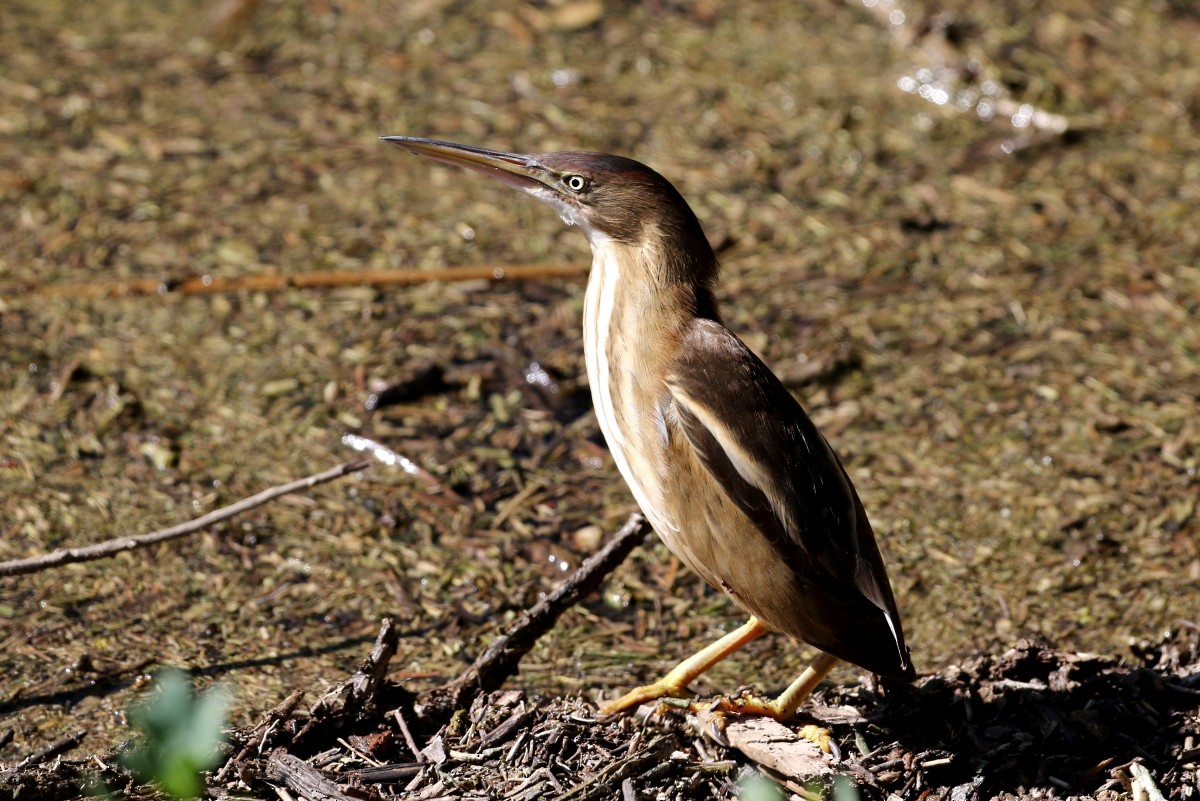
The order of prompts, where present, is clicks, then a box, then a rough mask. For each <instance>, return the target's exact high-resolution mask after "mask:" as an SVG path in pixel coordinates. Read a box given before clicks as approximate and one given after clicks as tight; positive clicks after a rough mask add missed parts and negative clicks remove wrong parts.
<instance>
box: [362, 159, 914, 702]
mask: <svg viewBox="0 0 1200 801" xmlns="http://www.w3.org/2000/svg"><path fill="white" fill-rule="evenodd" d="M381 138H382V139H383V140H384V141H386V142H389V143H391V144H393V145H396V146H398V147H400V148H403V149H404V150H407V151H409V152H410V153H413V154H416V155H419V156H424V157H426V158H429V159H433V160H435V161H438V162H442V163H445V164H449V165H453V166H456V167H464V168H467V169H469V170H474V171H476V172H480V173H483V174H485V175H488V176H490V177H492V178H494V179H498V180H499V181H501V182H502V183H504V184H506V185H508V186H510V187H513V188H515V189H517V190H520V191H522V192H524V193H526V194H528V195H532V196H533V197H534V198H536V199H538V200H540V201H542V202H543V203H546V204H547V205H549V206H550V207H551V208H553V209H554V210H555V211H557V212H558V214H559V216H560V217H561V218H562V220H563V221H564V222H565V223H567V224H568V225H576V226H578V227H579V228H580V229H581V230H582V231H583V233H584V234H585V235H586V237H587V239H588V242H589V244H590V246H591V251H592V264H591V270H590V274H589V278H588V284H587V289H586V292H585V295H584V310H583V350H584V361H585V364H586V369H587V377H588V383H589V384H590V389H591V395H592V402H593V405H594V407H595V412H596V418H597V420H598V422H599V426H600V430H601V431H602V433H603V434H604V438H605V441H606V443H607V445H608V448H609V450H610V452H611V454H612V458H613V461H614V462H615V463H616V466H617V469H618V470H619V471H620V473H621V475H622V477H623V478H624V479H625V482H626V483H627V484H628V485H629V489H630V491H631V492H632V494H633V496H634V499H635V500H636V501H637V504H638V506H639V507H640V508H641V511H642V513H643V514H644V515H645V517H646V519H647V520H649V522H650V524H651V525H652V526H653V528H654V530H655V531H656V532H657V534H658V535H659V537H660V538H661V539H662V541H663V542H664V543H665V544H666V546H667V548H668V549H670V550H671V552H672V553H674V554H675V556H677V557H678V558H679V559H680V560H681V561H682V562H683V563H684V564H685V565H687V566H688V567H689V568H691V570H692V571H693V572H695V573H696V574H698V575H699V576H700V577H701V578H703V579H704V580H705V581H706V582H707V583H708V584H709V585H711V586H712V587H714V588H716V589H719V590H721V591H723V592H724V593H725V594H726V595H728V596H729V598H730V599H732V601H733V602H734V604H736V605H737V606H738V607H740V608H741V609H742V610H743V611H745V612H746V613H748V614H749V619H748V621H747V622H746V623H745V624H744V625H742V626H740V627H738V628H737V629H735V630H733V631H731V632H729V633H728V634H726V635H725V636H724V637H721V638H720V639H719V640H717V641H716V642H714V643H712V644H711V645H709V646H707V647H706V648H703V649H701V650H700V651H698V652H697V653H695V654H693V655H692V656H690V657H688V658H686V659H684V660H683V661H682V662H680V663H679V664H678V665H677V666H676V667H675V668H674V669H672V670H671V671H670V672H668V673H667V674H666V675H665V676H663V677H662V678H660V679H659V680H657V681H655V682H652V683H650V684H647V685H644V686H641V687H637V688H635V689H632V690H630V691H629V692H627V693H625V694H624V695H622V696H621V697H619V698H617V699H615V700H613V701H611V702H609V703H607V704H604V705H603V706H602V707H601V709H600V711H601V713H603V714H604V715H615V714H618V713H621V712H624V711H627V710H629V709H631V708H636V707H637V706H640V705H641V704H644V703H648V702H651V701H655V700H658V699H662V698H666V697H677V698H686V697H688V685H689V684H690V683H691V682H693V681H694V680H695V679H696V678H697V677H699V676H700V675H702V674H703V673H704V672H705V671H706V670H708V669H709V668H711V667H712V666H713V665H715V664H716V663H717V662H719V661H721V660H722V659H724V658H725V657H727V656H729V655H730V654H732V653H733V652H735V651H737V650H738V649H739V648H741V647H742V646H744V645H746V644H747V643H749V642H751V641H752V640H754V639H756V638H758V637H760V636H762V635H764V634H766V633H767V632H769V631H774V632H779V633H782V634H784V635H787V636H789V637H792V638H794V639H796V640H799V641H802V642H805V643H807V644H809V645H810V646H812V647H813V648H815V649H816V651H817V654H816V656H815V658H814V659H813V661H812V664H811V665H810V666H809V667H808V668H807V669H806V670H805V671H804V672H803V673H802V674H801V675H800V676H799V677H798V678H796V680H795V681H793V682H792V683H791V684H790V685H789V686H788V687H787V688H786V689H785V690H784V691H783V692H782V693H781V694H780V695H778V696H777V697H775V698H767V697H764V696H759V695H756V694H743V695H741V696H739V697H737V698H727V697H722V698H720V699H718V702H719V704H720V708H721V709H722V710H724V711H728V712H734V713H742V714H751V715H763V716H768V717H772V718H775V719H778V720H784V719H787V718H789V717H791V716H792V715H793V714H794V713H795V712H796V710H797V709H798V708H799V707H800V705H801V704H802V703H803V702H804V700H805V699H806V698H807V697H808V696H809V694H810V693H811V692H812V691H813V690H814V689H815V688H816V687H817V686H818V684H819V683H820V682H821V681H822V680H823V679H824V678H825V676H827V675H828V673H829V672H830V671H831V670H832V669H833V668H834V667H835V666H836V665H837V664H838V663H839V662H841V661H845V662H849V663H852V664H854V665H857V666H859V667H861V668H863V669H865V670H867V671H870V672H872V673H875V674H878V675H880V676H883V677H885V678H887V679H891V680H893V681H896V682H905V683H907V682H912V681H913V680H914V679H915V677H916V673H915V670H914V667H913V664H912V660H911V657H910V652H909V648H908V646H907V645H906V643H905V639H904V630H903V627H902V625H901V621H900V613H899V610H898V609H897V606H896V600H895V597H894V595H893V592H892V588H891V584H890V582H889V580H888V576H887V570H886V568H885V566H884V561H883V557H882V555H881V553H880V550H879V546H878V544H877V542H876V540H875V536H874V533H873V532H872V529H871V524H870V522H869V521H868V519H867V514H866V511H865V510H864V508H863V505H862V502H861V501H860V500H859V496H858V493H857V492H856V491H855V489H854V485H853V484H852V483H851V481H850V477H849V475H848V474H847V472H846V470H845V468H844V467H843V466H842V463H841V461H840V460H839V459H838V457H837V455H836V454H835V453H834V451H833V450H832V448H831V447H830V445H829V444H828V442H827V441H826V440H825V438H824V436H822V434H821V433H820V432H819V431H818V430H817V428H816V426H815V425H814V424H813V422H812V421H811V420H810V419H809V417H808V415H807V414H806V413H805V412H804V409H803V408H802V407H801V405H800V403H799V402H798V401H797V400H796V399H795V398H794V397H793V396H792V394H791V393H790V392H789V391H788V390H787V388H786V387H785V386H784V385H783V383H782V382H781V381H780V380H779V378H778V377H777V376H776V375H775V374H774V373H773V372H772V371H771V370H770V368H769V367H767V365H766V364H765V363H764V362H763V361H762V359H760V358H759V357H758V356H757V355H756V354H755V353H754V352H753V351H752V350H751V349H750V348H749V347H747V346H746V344H745V343H744V342H743V341H742V340H741V339H739V338H738V337H737V335H736V334H734V333H733V332H732V331H730V330H729V329H728V328H727V327H726V326H725V324H724V323H723V322H722V318H721V314H720V312H719V309H718V304H717V300H716V296H715V290H716V286H717V277H718V263H717V258H716V255H715V253H714V252H713V249H712V247H711V246H710V244H709V242H708V239H707V238H706V237H705V234H704V231H703V229H702V228H701V225H700V222H699V220H698V219H697V217H696V215H695V213H694V212H693V211H692V209H691V208H690V207H689V206H688V204H687V202H686V201H685V200H684V198H683V197H682V195H680V193H679V192H678V190H676V189H675V187H674V186H672V185H671V183H670V182H669V181H667V179H666V178H664V177H663V176H661V175H660V174H659V173H657V172H655V171H654V170H653V169H651V168H650V167H647V166H646V165H644V164H641V163H640V162H637V161H634V160H632V159H629V158H626V157H623V156H616V155H610V154H606V153H594V152H581V151H565V152H552V153H535V154H523V153H508V152H503V151H498V150H488V149H484V148H480V147H473V146H469V145H462V144H455V143H452V142H445V141H440V140H435V139H424V138H419V137H410V136H384V137H381Z"/></svg>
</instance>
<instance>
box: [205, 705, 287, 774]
mask: <svg viewBox="0 0 1200 801" xmlns="http://www.w3.org/2000/svg"><path fill="white" fill-rule="evenodd" d="M302 698H304V690H296V691H295V692H294V693H292V694H291V695H289V696H288V697H287V698H285V699H283V701H281V702H280V703H278V704H276V705H275V706H274V707H272V708H271V709H269V710H267V713H266V714H265V715H263V719H262V720H261V721H259V723H258V725H257V726H255V727H254V728H253V729H251V730H250V731H249V732H247V733H246V744H245V746H243V747H242V750H241V751H239V752H238V754H237V756H235V757H233V758H232V759H230V760H229V761H228V762H226V763H225V765H224V766H223V767H222V768H221V770H219V771H218V772H217V775H216V777H214V778H213V782H212V783H213V785H214V786H215V785H218V784H220V783H221V782H223V781H225V776H226V774H228V773H229V770H230V769H231V768H232V767H233V766H234V765H240V764H241V763H242V762H243V761H244V760H245V759H246V758H247V757H248V756H250V754H251V753H253V752H254V751H255V750H256V749H257V750H258V752H259V753H260V754H261V753H262V746H263V745H264V744H265V742H266V737H267V736H268V735H269V734H270V733H271V731H272V730H273V728H274V727H275V725H276V724H278V723H279V722H280V721H285V720H287V719H288V718H290V717H291V716H292V712H294V711H295V710H296V707H297V706H299V705H300V700H301V699H302ZM263 728H265V729H266V731H265V732H264V734H263V736H262V737H261V738H256V737H254V735H255V734H256V733H257V732H258V731H259V730H260V729H263Z"/></svg>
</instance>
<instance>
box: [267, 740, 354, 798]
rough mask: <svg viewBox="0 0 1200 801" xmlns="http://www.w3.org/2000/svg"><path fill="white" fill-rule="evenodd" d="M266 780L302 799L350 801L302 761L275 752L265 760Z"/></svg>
mask: <svg viewBox="0 0 1200 801" xmlns="http://www.w3.org/2000/svg"><path fill="white" fill-rule="evenodd" d="M267 778H268V779H272V780H274V781H278V782H283V783H284V784H286V785H287V786H288V787H291V788H292V789H293V790H295V791H296V792H297V793H299V794H300V795H301V796H303V797H304V798H321V799H329V801H351V799H350V797H349V796H347V795H346V794H345V793H343V792H342V788H341V787H340V786H339V785H338V784H337V783H336V782H334V781H331V780H330V779H327V778H325V774H323V773H321V771H319V770H317V769H316V768H314V767H312V766H311V765H309V764H308V763H307V762H305V761H304V760H303V759H300V758H299V757H294V756H292V755H291V754H285V753H283V752H282V751H276V752H275V753H273V754H271V757H270V758H269V759H268V760H267Z"/></svg>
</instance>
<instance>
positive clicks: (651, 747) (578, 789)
mask: <svg viewBox="0 0 1200 801" xmlns="http://www.w3.org/2000/svg"><path fill="white" fill-rule="evenodd" d="M673 742H674V738H673V737H672V736H671V735H670V734H660V735H658V736H657V737H655V738H654V739H653V740H651V741H650V742H648V743H646V747H645V748H643V749H642V750H641V751H638V752H637V753H636V754H633V755H632V756H627V757H625V758H623V759H618V760H616V761H615V762H610V763H608V765H606V766H605V767H604V768H602V769H601V770H599V771H597V772H596V773H595V775H593V776H592V777H591V778H589V779H587V780H586V781H584V782H582V783H581V784H577V785H576V786H574V787H572V788H571V789H570V790H568V791H567V792H565V793H563V794H562V795H560V796H559V797H558V798H557V799H555V801H594V799H598V798H608V797H611V796H612V795H614V792H615V790H616V789H617V788H619V787H620V786H621V784H622V783H623V782H624V781H625V779H627V778H630V777H633V776H637V775H639V774H641V773H644V772H645V771H646V769H647V768H653V767H654V766H656V765H659V764H661V763H663V762H664V761H666V760H665V757H666V755H667V754H668V753H670V751H671V748H672V743H673Z"/></svg>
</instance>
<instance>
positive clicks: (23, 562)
mask: <svg viewBox="0 0 1200 801" xmlns="http://www.w3.org/2000/svg"><path fill="white" fill-rule="evenodd" d="M370 465H371V462H370V460H368V459H356V460H355V461H353V462H346V463H345V464H341V465H338V466H337V467H335V468H333V469H331V470H326V471H324V472H322V473H317V474H315V475H311V476H309V477H308V478H302V479H300V480H298V481H292V482H290V483H288V484H281V485H279V486H277V487H272V488H271V489H268V490H264V491H263V492H260V493H258V494H257V495H252V496H250V497H249V498H243V499H242V500H240V501H238V502H237V503H233V504H230V505H229V506H226V507H224V508H221V509H216V510H214V511H212V512H209V513H208V514H206V515H201V516H200V517H197V518H196V519H195V520H190V521H188V522H187V523H180V524H179V525H177V526H171V527H170V528H164V529H160V530H158V531H152V532H150V533H149V534H137V535H134V536H131V537H119V538H117V539H114V540H108V541H106V542H100V543H97V544H95V545H88V546H85V547H83V548H61V549H59V550H57V551H52V552H51V553H47V554H42V555H41V556H33V557H30V558H28V559H14V560H12V561H10V562H0V576H20V575H24V574H26V573H36V572H38V571H41V570H46V569H48V568H51V567H61V566H62V565H69V564H72V563H73V562H90V561H94V560H96V559H105V558H107V557H110V556H115V555H116V554H119V553H121V552H122V551H131V550H133V549H135V548H145V547H146V546H148V545H154V544H156V543H160V542H166V541H167V540H173V539H177V538H179V537H183V536H186V535H188V534H194V533H195V532H197V531H199V530H200V529H203V528H206V527H208V526H211V525H212V524H213V523H219V522H220V521H222V520H228V519H229V518H231V517H233V516H234V515H238V514H241V513H242V512H245V511H248V510H250V509H253V508H255V507H256V506H262V505H263V504H264V503H266V502H267V501H271V500H274V499H275V498H278V497H280V496H281V495H287V494H289V493H292V492H297V491H299V490H303V489H309V488H311V487H315V486H317V485H318V484H324V483H326V482H328V481H333V480H334V479H336V478H341V477H342V476H344V475H346V474H347V473H353V472H356V471H358V470H363V469H365V468H367V467H370Z"/></svg>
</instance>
